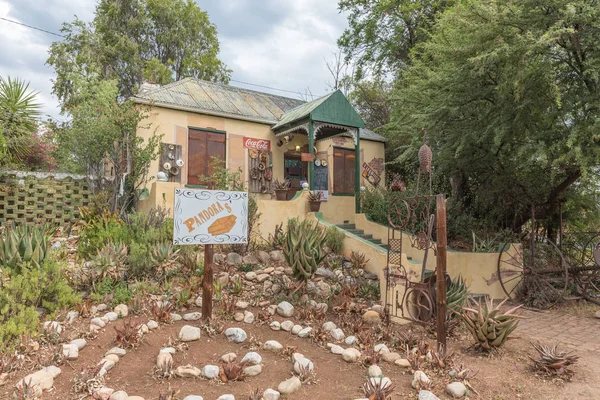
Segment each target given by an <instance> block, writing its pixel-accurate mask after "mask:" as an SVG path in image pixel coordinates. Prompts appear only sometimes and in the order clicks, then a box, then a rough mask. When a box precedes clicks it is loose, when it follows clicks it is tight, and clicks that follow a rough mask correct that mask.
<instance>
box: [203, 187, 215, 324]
mask: <svg viewBox="0 0 600 400" xmlns="http://www.w3.org/2000/svg"><path fill="white" fill-rule="evenodd" d="M208 188H209V190H214V189H215V184H214V182H211V183H209V185H208ZM213 254H214V251H213V245H212V244H205V245H204V275H203V276H202V320H204V321H208V320H210V319H211V318H212V309H213V306H212V294H213V274H214V272H213Z"/></svg>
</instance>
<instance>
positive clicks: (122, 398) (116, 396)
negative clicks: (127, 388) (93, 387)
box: [109, 390, 129, 400]
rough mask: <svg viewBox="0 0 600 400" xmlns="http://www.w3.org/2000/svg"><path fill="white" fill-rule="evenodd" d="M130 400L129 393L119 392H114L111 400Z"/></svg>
mask: <svg viewBox="0 0 600 400" xmlns="http://www.w3.org/2000/svg"><path fill="white" fill-rule="evenodd" d="M128 398H129V395H128V394H127V392H124V391H122V390H119V391H118V392H114V393H113V394H112V395H111V396H110V399H109V400H127V399H128Z"/></svg>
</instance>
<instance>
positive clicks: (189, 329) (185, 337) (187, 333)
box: [179, 325, 202, 342]
mask: <svg viewBox="0 0 600 400" xmlns="http://www.w3.org/2000/svg"><path fill="white" fill-rule="evenodd" d="M201 332H202V331H201V329H200V328H199V327H197V326H190V325H184V326H182V327H181V330H180V331H179V340H181V341H182V342H193V341H194V340H199V339H200V333H201Z"/></svg>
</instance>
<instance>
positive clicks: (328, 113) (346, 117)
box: [272, 90, 365, 132]
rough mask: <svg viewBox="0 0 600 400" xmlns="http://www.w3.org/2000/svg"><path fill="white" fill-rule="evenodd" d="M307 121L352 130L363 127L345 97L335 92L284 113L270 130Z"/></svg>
mask: <svg viewBox="0 0 600 400" xmlns="http://www.w3.org/2000/svg"><path fill="white" fill-rule="evenodd" d="M307 119H310V120H312V121H320V122H328V123H331V124H336V125H344V126H349V127H354V128H363V127H364V126H365V123H364V121H363V120H362V118H361V117H360V115H358V113H357V112H356V110H354V107H352V105H351V104H350V102H349V101H348V99H347V98H346V96H344V94H343V93H342V92H341V91H340V90H336V91H335V92H333V93H330V94H328V95H325V96H323V97H319V98H318V99H316V100H313V101H311V102H308V103H305V104H302V105H300V106H298V107H296V108H293V109H291V110H289V111H287V112H285V113H284V114H283V115H282V116H281V118H280V120H279V122H278V123H276V124H275V125H274V126H273V128H272V129H273V131H275V132H276V131H278V130H280V129H283V128H289V127H291V126H293V125H294V124H296V123H298V122H300V121H304V120H307Z"/></svg>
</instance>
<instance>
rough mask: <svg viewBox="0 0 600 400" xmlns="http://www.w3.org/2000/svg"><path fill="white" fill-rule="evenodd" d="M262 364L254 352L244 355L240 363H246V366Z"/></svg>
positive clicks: (259, 357)
mask: <svg viewBox="0 0 600 400" xmlns="http://www.w3.org/2000/svg"><path fill="white" fill-rule="evenodd" d="M261 362H262V357H261V356H260V354H258V353H257V352H255V351H251V352H248V353H246V355H245V356H244V358H242V361H240V363H246V364H247V365H258V364H260V363H261Z"/></svg>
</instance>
